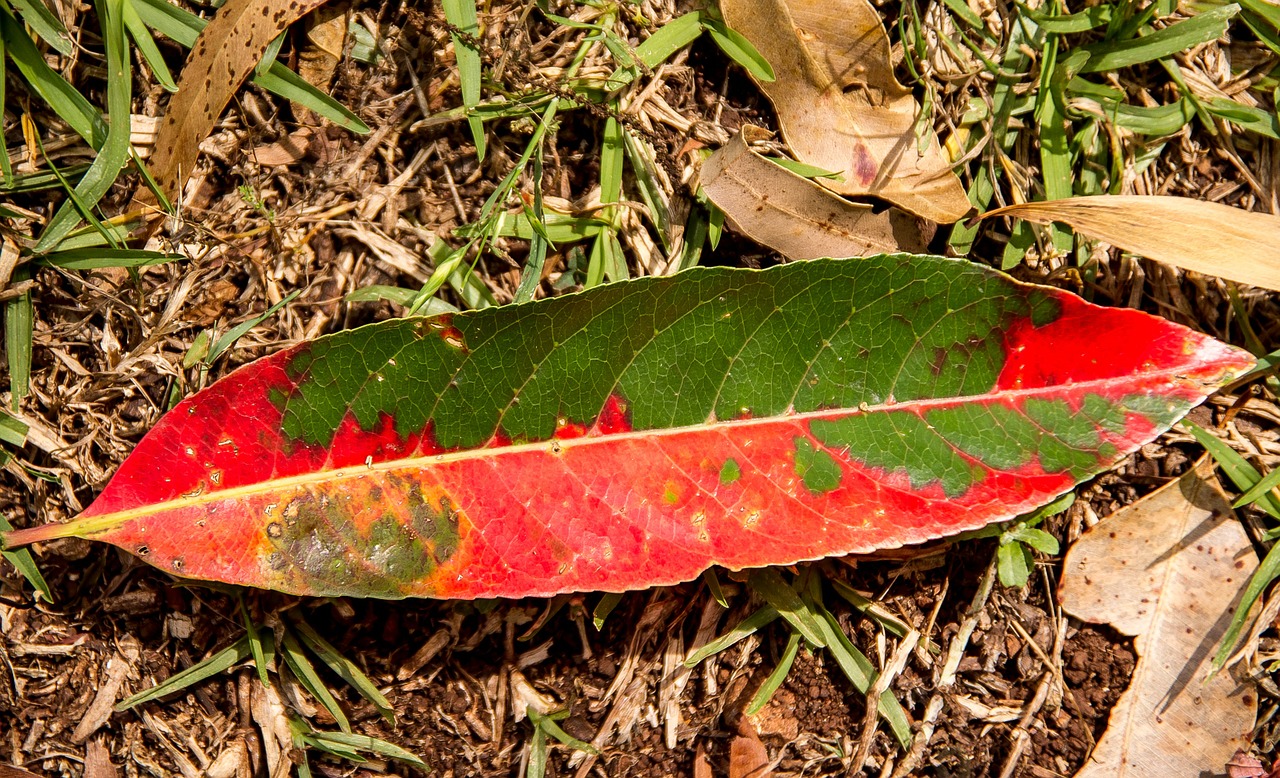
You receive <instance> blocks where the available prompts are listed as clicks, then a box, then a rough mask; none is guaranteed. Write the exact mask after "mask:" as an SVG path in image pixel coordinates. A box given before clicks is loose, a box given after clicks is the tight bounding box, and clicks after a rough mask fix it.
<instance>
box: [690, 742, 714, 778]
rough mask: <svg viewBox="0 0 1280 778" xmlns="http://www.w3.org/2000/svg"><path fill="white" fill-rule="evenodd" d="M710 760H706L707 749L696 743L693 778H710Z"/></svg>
mask: <svg viewBox="0 0 1280 778" xmlns="http://www.w3.org/2000/svg"><path fill="white" fill-rule="evenodd" d="M712 776H713V773H712V772H711V760H710V759H707V748H706V746H704V745H703V744H702V741H701V740H699V741H698V747H697V750H695V751H694V753H693V778H712Z"/></svg>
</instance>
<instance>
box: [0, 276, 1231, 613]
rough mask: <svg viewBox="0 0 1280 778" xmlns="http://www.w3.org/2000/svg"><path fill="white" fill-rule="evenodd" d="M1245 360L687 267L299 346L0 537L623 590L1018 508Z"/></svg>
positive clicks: (1030, 311)
mask: <svg viewBox="0 0 1280 778" xmlns="http://www.w3.org/2000/svg"><path fill="white" fill-rule="evenodd" d="M1252 364H1253V359H1252V358H1251V357H1250V356H1248V355H1247V354H1245V353H1244V352H1242V351H1238V350H1236V349H1233V348H1231V347H1229V346H1226V345H1223V344H1221V343H1218V342H1217V341H1214V340H1212V339H1210V338H1208V337H1206V336H1203V335H1200V334H1197V333H1194V332H1192V331H1190V330H1187V329H1185V328H1183V327H1180V326H1178V325H1175V324H1172V323H1169V322H1166V321H1163V320H1161V319H1157V318H1154V317H1152V316H1149V315H1147V314H1144V313H1141V312H1138V311H1134V310H1125V309H1103V308H1098V307H1095V306H1092V305H1089V304H1088V303H1085V302H1084V301H1082V300H1080V299H1079V298H1077V297H1074V296H1072V295H1070V294H1067V293H1065V292H1061V291H1058V290H1054V289H1049V288H1045V287H1038V286H1028V285H1023V284H1019V283H1017V282H1015V281H1013V280H1012V279H1010V278H1008V277H1007V276H1004V275H1002V274H999V273H997V272H995V271H992V270H988V269H985V268H982V267H980V266H978V265H973V264H970V263H966V262H963V261H958V260H947V259H942V258H938V257H910V256H906V255H896V256H882V257H875V258H869V259H861V260H846V261H830V262H804V263H794V264H788V265H779V266H776V267H773V268H770V269H768V270H764V271H750V270H734V269H729V268H697V269H692V270H689V271H687V272H683V273H681V274H679V275H678V276H676V277H661V278H660V277H648V278H642V279H635V280H633V281H629V282H626V283H619V284H613V285H607V286H603V287H601V288H599V289H598V290H593V291H591V292H584V293H581V294H576V295H567V296H563V297H557V298H553V299H549V300H543V301H535V302H531V303H526V304H523V305H515V306H505V307H499V308H487V309H483V310H478V311H470V312H467V313H457V314H452V315H449V314H445V315H440V316H434V317H431V318H424V319H396V320H392V321H386V322H382V323H378V324H373V325H369V326H366V327H362V328H359V329H355V330H351V331H348V332H342V333H338V334H336V335H332V336H328V337H324V338H320V339H317V340H315V341H311V342H306V343H301V344H298V345H296V346H293V347H291V348H288V349H286V350H284V351H281V352H279V353H277V354H275V355H273V356H271V357H268V358H265V359H262V360H259V361H257V362H255V363H252V364H251V365H249V366H246V367H245V368H241V369H240V370H238V371H236V372H234V373H232V374H231V375H230V376H228V377H227V378H225V379H223V380H222V381H219V382H218V383H216V384H214V385H213V386H211V387H209V388H208V389H205V390H204V391H201V392H199V393H197V394H196V395H193V396H192V397H190V398H188V399H186V400H184V401H182V402H181V403H179V404H178V405H177V406H176V407H175V408H174V409H173V410H172V411H170V412H169V413H168V414H167V415H166V416H164V417H163V418H162V419H161V420H160V422H159V423H158V424H157V425H156V427H155V428H154V429H153V430H152V431H151V432H150V433H149V434H148V435H147V436H146V438H145V439H144V440H143V441H142V442H141V443H140V444H139V445H138V447H137V449H136V450H135V451H134V452H133V454H132V455H131V456H130V457H129V459H128V460H127V461H126V462H125V463H124V464H123V465H122V466H121V467H120V470H119V471H118V472H117V473H116V476H115V478H114V479H113V480H112V481H111V483H110V484H109V485H108V487H107V489H106V490H105V491H104V492H103V493H102V495H101V496H100V497H99V498H98V499H97V501H96V502H94V504H93V505H92V506H90V508H89V509H88V510H87V511H85V513H84V514H82V515H81V517H80V518H79V519H77V520H76V521H74V522H72V523H70V524H53V525H47V526H45V527H37V528H33V529H26V530H19V531H17V532H13V533H4V534H3V535H0V542H2V543H3V544H5V546H6V547H13V546H16V545H21V544H24V543H29V542H34V541H39V540H47V539H49V538H54V537H66V536H78V537H84V538H89V539H95V540H101V541H106V542H111V543H115V544H116V545H119V546H121V547H122V548H124V549H126V550H128V551H130V552H133V553H135V554H138V555H139V556H141V557H142V558H143V559H145V560H146V561H148V562H150V563H152V564H154V565H157V566H159V567H161V568H163V569H165V570H168V571H171V572H173V573H176V574H178V575H182V576H185V577H189V578H197V579H204V580H219V581H225V582H234V583H239V584H245V585H250V586H258V587H264V588H271V589H276V590H279V591H284V592H291V593H295V594H313V595H324V596H340V595H352V596H374V597H388V598H397V597H405V596H427V597H456V598H478V597H521V596H529V595H537V596H542V595H550V594H554V593H557V592H569V591H583V590H599V591H624V590H629V589H636V588H642V587H648V586H655V585H665V584H671V583H675V582H677V581H688V580H691V579H693V578H695V577H697V575H698V574H699V573H700V572H701V571H702V570H704V569H706V568H707V567H709V566H711V565H713V564H721V565H723V566H725V567H727V568H730V569H742V568H747V567H760V566H766V565H777V564H790V563H793V562H797V561H799V560H805V559H815V558H819V557H823V556H827V555H832V554H845V553H851V552H865V551H871V550H874V549H880V548H886V547H896V546H900V545H902V544H904V543H917V542H921V541H924V540H928V539H930V538H936V537H939V536H942V535H946V534H950V533H955V532H960V531H962V530H967V529H974V528H977V527H980V526H983V525H986V524H988V523H991V522H995V521H1002V520H1006V519H1009V518H1011V517H1013V516H1016V515H1018V514H1021V513H1024V512H1026V511H1028V510H1031V509H1032V508H1034V507H1036V506H1038V505H1040V504H1042V503H1044V502H1047V501H1048V500H1049V499H1051V498H1052V497H1055V496H1057V495H1059V494H1062V493H1064V492H1066V491H1068V490H1069V489H1070V488H1071V487H1072V486H1073V485H1074V484H1075V483H1077V482H1079V481H1081V480H1083V479H1085V478H1088V477H1090V476H1092V475H1094V474H1095V473H1098V472H1101V471H1103V470H1105V469H1107V468H1109V467H1111V466H1112V465H1113V464H1114V463H1116V462H1117V461H1119V460H1121V459H1122V458H1123V457H1124V456H1125V455H1126V454H1127V453H1128V452H1131V451H1133V450H1135V449H1136V448H1138V447H1139V446H1140V445H1142V444H1143V443H1145V442H1147V441H1149V440H1151V439H1153V438H1154V437H1155V436H1156V435H1157V434H1159V432H1160V431H1162V430H1164V429H1166V428H1168V426H1169V425H1170V424H1171V423H1173V421H1175V420H1176V419H1178V418H1180V417H1181V416H1182V415H1183V414H1185V413H1186V412H1187V410H1188V409H1189V408H1191V407H1192V406H1194V405H1195V404H1196V403H1198V402H1200V401H1201V400H1202V399H1203V398H1204V397H1205V395H1206V394H1207V393H1209V392H1210V391H1212V390H1213V389H1214V387H1216V386H1218V385H1220V384H1221V383H1223V382H1225V381H1228V380H1230V379H1231V377H1232V376H1234V375H1236V374H1238V373H1240V372H1243V371H1244V370H1247V369H1248V368H1249V367H1250V366H1252Z"/></svg>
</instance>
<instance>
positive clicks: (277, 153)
mask: <svg viewBox="0 0 1280 778" xmlns="http://www.w3.org/2000/svg"><path fill="white" fill-rule="evenodd" d="M313 135H315V130H313V129H311V128H310V127H303V128H302V129H300V130H294V131H293V132H291V133H289V134H288V135H286V136H284V137H283V138H281V139H280V140H278V141H274V142H272V143H264V144H262V145H260V146H254V147H253V148H251V149H249V150H248V151H247V152H246V154H247V156H248V157H249V159H251V160H253V161H254V162H257V163H258V164H259V165H261V166H263V167H278V166H280V165H292V164H293V163H294V162H298V161H300V160H301V159H302V158H303V157H305V156H307V151H308V150H310V148H311V138H312V136H313Z"/></svg>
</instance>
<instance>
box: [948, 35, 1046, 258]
mask: <svg viewBox="0 0 1280 778" xmlns="http://www.w3.org/2000/svg"><path fill="white" fill-rule="evenodd" d="M1038 32H1039V31H1038V28H1037V27H1036V26H1035V23H1034V22H1032V21H1031V19H1030V18H1029V17H1025V16H1024V17H1021V18H1020V19H1019V20H1018V21H1017V22H1016V23H1015V24H1013V25H1012V27H1011V29H1010V31H1009V41H1008V43H1006V44H1005V49H1004V58H1003V59H1002V60H1001V62H1000V69H999V70H995V71H993V72H995V74H996V85H995V87H994V88H993V89H992V90H991V106H992V110H991V134H990V135H991V137H990V139H989V141H988V144H989V146H988V148H989V150H988V151H987V152H986V155H988V156H990V157H995V156H996V155H1001V154H1008V152H1009V151H1010V150H1011V149H1012V148H1013V145H1014V143H1015V142H1016V141H1017V139H1018V134H1017V130H1016V128H1015V127H1014V125H1013V124H1012V123H1011V122H1010V121H1009V120H1010V118H1011V117H1012V116H1013V112H1014V109H1015V108H1016V107H1017V105H1018V100H1019V95H1018V92H1017V90H1016V89H1015V87H1020V86H1021V85H1022V83H1023V82H1024V80H1025V79H1024V73H1025V71H1027V70H1029V69H1030V67H1031V55H1030V53H1029V52H1031V51H1033V50H1034V49H1035V48H1037V47H1035V46H1033V45H1032V44H1033V43H1034V41H1035V38H1036V36H1037V34H1038ZM1000 169H1001V166H1000V165H999V163H998V162H996V161H995V160H994V159H993V160H992V162H991V164H984V165H982V166H981V167H979V168H978V172H977V173H975V174H974V176H973V183H971V184H970V185H969V202H970V203H972V204H973V206H974V207H975V208H977V209H978V210H979V211H985V210H986V209H987V206H988V205H990V204H991V199H992V198H993V197H995V192H996V182H997V181H998V180H999V173H998V172H997V171H999V170H1000ZM977 237H978V225H977V224H973V225H969V224H968V223H967V222H965V221H960V222H958V223H957V224H956V225H955V227H953V228H952V230H951V236H950V238H949V239H948V243H949V244H950V246H951V248H952V249H953V250H954V251H955V252H956V253H957V254H959V255H960V256H964V255H966V254H968V253H969V250H970V249H972V248H973V242H974V240H976V239H977Z"/></svg>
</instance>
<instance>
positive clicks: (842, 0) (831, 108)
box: [720, 0, 970, 222]
mask: <svg viewBox="0 0 1280 778" xmlns="http://www.w3.org/2000/svg"><path fill="white" fill-rule="evenodd" d="M720 6H721V10H722V12H723V13H724V17H725V21H726V22H728V24H729V26H730V27H732V28H733V29H734V30H737V31H738V32H739V33H741V34H742V35H743V37H745V38H746V39H747V40H748V41H750V42H751V43H752V44H754V45H755V47H756V48H757V49H758V50H759V51H760V54H762V55H763V57H764V59H765V60H767V61H768V63H769V64H770V65H772V66H773V72H774V75H775V76H776V80H774V81H772V82H768V81H762V80H759V79H757V83H758V84H759V86H760V89H761V91H763V92H764V93H765V95H766V96H768V98H769V100H770V101H771V102H772V103H773V106H774V109H775V110H776V111H777V114H778V124H779V126H780V127H781V129H782V136H783V137H784V138H785V139H786V141H787V144H788V146H790V148H791V151H792V152H793V153H794V154H795V156H796V159H798V160H799V161H801V162H804V163H806V164H809V165H814V166H815V167H819V168H822V169H823V170H830V171H833V172H835V173H839V174H840V175H841V176H842V177H843V179H844V180H842V181H836V180H830V179H823V180H822V181H821V182H820V183H821V184H822V186H824V187H826V188H827V189H830V190H831V191H833V192H836V193H837V194H843V195H854V196H858V195H875V196H877V197H881V198H884V199H885V200H888V201H890V202H892V203H894V204H895V205H898V206H900V207H902V208H904V209H906V210H908V211H911V212H912V213H915V214H919V215H920V216H924V217H925V218H927V219H931V220H933V221H936V222H954V221H956V220H957V219H959V218H961V217H962V216H964V215H965V214H966V213H967V212H968V211H969V209H970V204H969V200H968V198H967V197H966V196H965V192H964V188H963V187H962V186H961V185H960V179H958V178H957V177H956V176H955V174H954V173H952V172H951V164H950V163H949V162H948V161H947V158H946V157H945V156H944V155H943V153H942V148H941V147H940V146H939V145H938V139H937V137H935V136H934V134H933V133H932V132H930V131H928V130H926V131H925V134H926V141H927V142H926V143H925V144H924V152H923V153H920V152H919V151H918V148H919V147H920V143H919V142H918V139H917V137H916V113H917V111H918V108H917V106H916V103H915V99H914V98H913V97H912V95H911V90H909V89H907V88H906V87H904V86H902V85H901V84H899V83H898V80H897V79H896V78H895V77H894V75H893V66H892V64H891V61H890V58H889V36H888V35H887V34H886V33H885V31H884V27H883V24H882V22H881V19H880V12H879V11H878V10H876V8H875V7H874V6H872V5H871V3H870V2H868V0H789V1H788V0H767V2H759V0H723V2H721V4H720Z"/></svg>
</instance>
